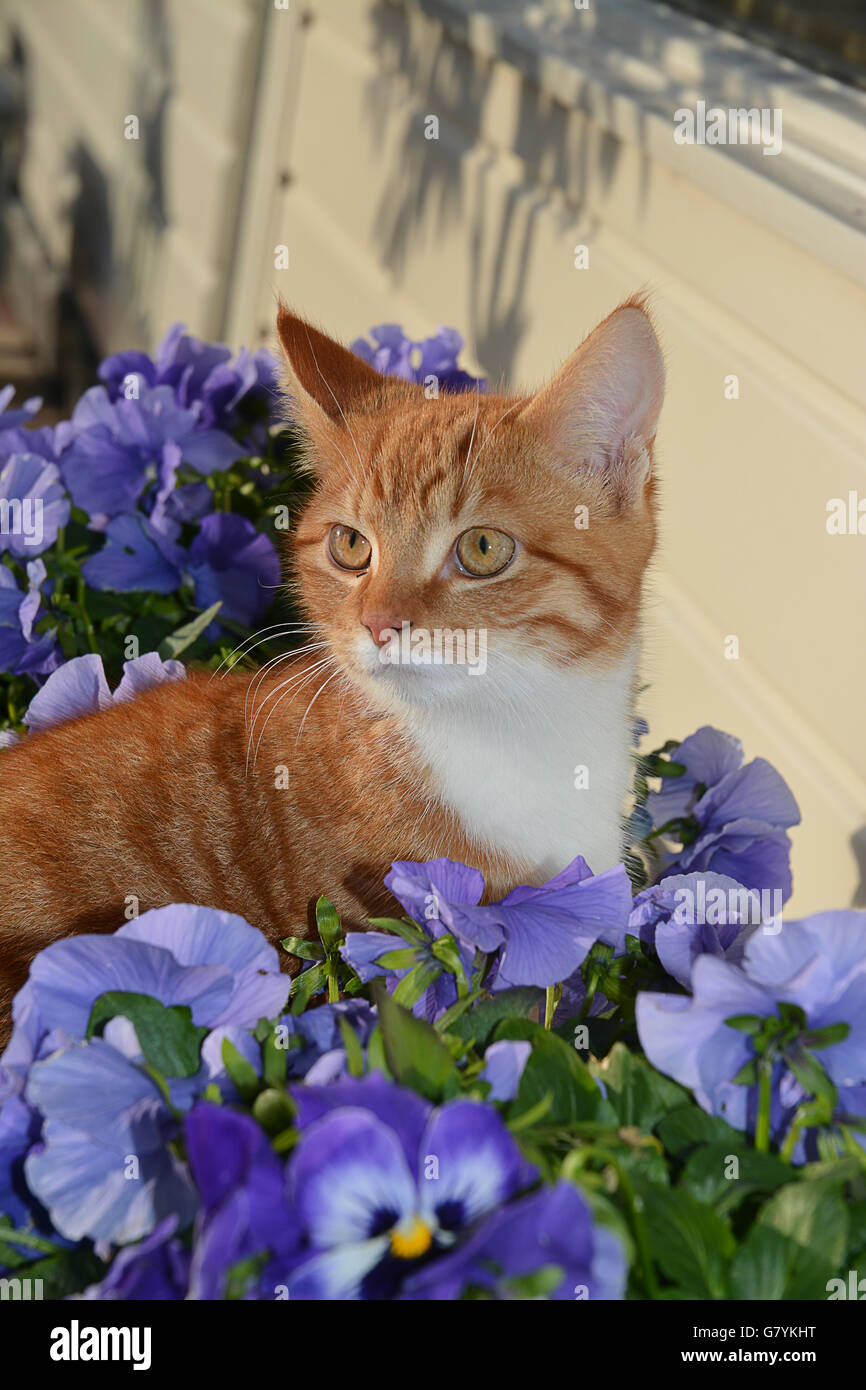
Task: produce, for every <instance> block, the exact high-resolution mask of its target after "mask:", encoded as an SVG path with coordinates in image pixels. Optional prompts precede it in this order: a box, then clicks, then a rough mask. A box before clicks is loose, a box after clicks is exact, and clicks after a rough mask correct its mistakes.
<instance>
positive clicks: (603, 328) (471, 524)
mask: <svg viewBox="0 0 866 1390" xmlns="http://www.w3.org/2000/svg"><path fill="white" fill-rule="evenodd" d="M277 327H278V333H279V338H280V342H281V345H282V349H283V354H284V357H285V363H286V385H287V391H288V393H289V396H290V397H291V412H292V415H293V418H294V419H295V420H296V421H297V422H298V423H299V424H300V425H301V427H302V429H303V431H304V434H305V436H306V439H307V441H308V461H309V464H310V467H311V468H312V470H313V472H314V475H315V477H316V481H317V486H316V489H315V492H314V494H313V497H312V499H311V501H310V502H309V504H308V505H307V507H306V509H305V511H304V514H303V516H302V517H301V519H300V521H299V524H298V526H297V529H296V532H295V536H294V543H293V568H294V577H295V580H296V582H297V585H298V588H299V591H300V596H301V599H302V603H303V606H304V608H305V610H306V613H307V615H308V617H309V618H310V619H311V620H312V622H313V623H314V624H315V627H316V629H317V631H318V634H319V635H320V636H321V637H322V638H323V639H324V640H326V641H327V642H328V643H329V645H330V648H331V651H332V653H333V655H334V656H335V657H336V660H337V662H338V663H339V666H340V668H341V669H342V671H343V672H345V673H346V674H347V675H348V676H349V677H350V678H351V679H352V680H353V681H354V682H355V683H356V684H358V685H359V686H361V687H362V689H363V690H364V691H365V693H366V694H367V696H368V697H371V698H372V699H373V700H374V701H375V702H376V703H377V704H379V705H381V706H382V707H384V708H396V707H399V706H400V705H401V704H406V703H409V704H429V703H434V702H439V701H443V700H447V699H453V698H464V699H469V698H471V699H475V700H477V699H479V698H483V688H484V687H485V686H487V685H488V682H489V681H490V678H491V676H494V677H497V676H498V678H499V680H500V681H504V682H505V684H513V683H517V684H518V685H519V683H520V677H521V672H529V671H531V669H532V668H533V667H534V666H537V664H538V663H539V662H541V663H544V664H545V665H547V666H552V667H559V668H563V667H567V666H572V665H573V664H574V663H582V664H583V665H584V666H586V667H587V668H593V667H594V668H596V669H598V668H603V667H606V666H610V665H611V664H613V663H618V662H620V661H621V660H623V659H624V657H625V656H626V655H627V654H628V653H629V652H630V651H631V650H632V649H633V647H634V643H635V636H636V628H637V624H638V620H639V608H640V596H641V585H642V580H643V575H644V570H645V568H646V564H647V561H648V559H649V557H650V554H651V552H652V549H653V544H654V539H655V517H654V512H655V506H654V491H655V485H654V479H653V472H652V451H653V440H654V436H655V432H656V424H657V421H658V415H659V411H660V409H661V403H662V395H663V389H664V367H663V362H662V356H661V352H660V349H659V345H658V341H657V339H656V336H655V333H654V331H653V328H652V325H651V323H650V320H649V318H648V316H647V314H646V312H645V311H644V309H643V307H642V306H641V305H640V303H639V302H634V303H629V304H627V305H625V306H623V307H621V308H620V309H617V310H616V311H615V312H614V313H613V314H611V315H610V316H609V318H607V319H605V321H604V322H603V323H602V324H601V325H600V326H599V327H598V328H596V329H595V331H594V332H593V333H592V334H591V335H590V336H589V337H588V338H587V339H586V340H585V342H584V343H583V344H582V345H581V346H580V347H579V348H578V349H577V351H576V352H575V353H574V354H573V355H572V356H571V357H570V358H569V359H568V361H567V362H566V363H565V365H564V366H563V367H562V369H561V370H560V371H559V372H558V373H557V374H556V375H555V376H554V377H553V379H552V380H551V381H550V382H549V384H548V385H546V386H544V387H543V388H542V389H541V390H540V391H538V392H537V393H535V394H534V395H527V396H508V395H501V394H492V395H481V394H477V393H475V392H471V391H470V392H465V393H462V394H453V393H452V394H449V393H447V392H445V391H442V392H440V393H439V395H438V396H434V397H432V398H428V393H427V391H425V388H424V387H422V386H416V385H412V384H409V383H406V382H404V381H400V380H397V379H395V378H388V377H383V376H381V375H380V374H379V373H378V372H376V371H375V370H374V369H373V368H372V367H370V366H368V365H367V364H366V363H364V362H362V361H361V360H360V359H359V358H357V357H356V356H354V354H353V353H351V352H349V351H348V350H347V349H346V348H344V347H342V346H340V345H339V344H338V343H335V342H334V341H332V340H331V339H330V338H328V337H326V336H325V335H324V334H322V333H320V332H319V331H318V330H316V329H315V328H313V327H311V326H310V325H308V324H307V323H305V322H304V321H303V320H301V319H299V318H297V317H296V316H295V315H293V314H291V313H290V312H289V311H288V310H287V309H285V308H281V309H280V313H279V317H278V323H277ZM408 624H411V627H409V626H408ZM395 632H396V633H399V634H400V639H399V642H398V640H397V638H395V637H393V636H392V635H391V634H393V633H395ZM448 634H451V636H450V637H449V636H448ZM460 634H463V635H464V648H463V650H464V657H463V660H462V661H461V646H460ZM473 634H474V636H473ZM480 634H483V638H482V637H481V636H480ZM437 643H438V651H439V659H438V660H437V656H436V652H437ZM482 644H483V648H484V663H483V669H482V663H481V661H480V658H478V653H479V651H480V648H481V646H482ZM425 649H426V651H427V653H428V656H427V657H426V658H425V657H424V656H419V653H421V652H422V651H423V650H425ZM449 650H450V652H451V654H452V655H451V659H450V660H449V658H448V655H447V653H448V651H449ZM473 653H474V654H475V656H476V658H477V659H476V660H475V669H473V665H472V662H471V658H472V654H473ZM473 677H474V678H473Z"/></svg>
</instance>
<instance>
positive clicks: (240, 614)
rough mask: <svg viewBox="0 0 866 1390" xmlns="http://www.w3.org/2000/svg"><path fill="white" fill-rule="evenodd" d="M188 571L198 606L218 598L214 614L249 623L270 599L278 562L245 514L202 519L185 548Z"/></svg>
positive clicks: (219, 514)
mask: <svg viewBox="0 0 866 1390" xmlns="http://www.w3.org/2000/svg"><path fill="white" fill-rule="evenodd" d="M188 569H189V572H190V574H191V575H192V578H193V582H194V584H195V598H196V603H197V604H198V606H199V608H201V609H205V608H209V607H210V606H211V604H213V603H216V602H217V601H218V600H219V601H221V602H222V605H223V606H222V608H221V609H220V617H221V618H227V619H229V620H230V621H233V622H236V623H242V624H244V625H245V626H247V627H252V626H254V624H255V623H256V622H258V620H259V619H260V618H261V617H262V615H263V614H264V613H265V612H266V611H267V609H268V608H269V607H270V605H271V603H272V602H273V598H274V590H275V589H276V588H277V587H278V586H279V584H280V578H281V571H280V561H279V556H278V555H277V552H276V550H275V549H274V546H273V542H272V541H271V540H270V538H269V537H268V536H265V535H263V534H262V532H261V531H257V530H256V528H255V527H254V526H253V524H252V522H251V521H248V520H247V519H246V517H243V516H237V515H235V514H234V513H233V512H213V513H212V514H211V515H210V516H206V517H204V519H203V520H202V523H201V527H200V529H199V532H198V535H197V536H196V537H195V539H194V541H193V543H192V545H191V546H190V550H189V563H188Z"/></svg>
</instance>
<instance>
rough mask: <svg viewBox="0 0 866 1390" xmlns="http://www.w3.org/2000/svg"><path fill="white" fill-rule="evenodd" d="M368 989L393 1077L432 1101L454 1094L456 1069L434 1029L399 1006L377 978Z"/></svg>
mask: <svg viewBox="0 0 866 1390" xmlns="http://www.w3.org/2000/svg"><path fill="white" fill-rule="evenodd" d="M370 988H371V992H372V994H373V998H374V1001H375V1004H376V1008H377V1012H378V1015H379V1026H380V1028H381V1030H382V1040H383V1042H384V1049H385V1058H386V1060H387V1063H388V1069H389V1071H390V1072H391V1075H392V1076H393V1077H394V1080H395V1081H398V1082H399V1083H400V1084H401V1085H403V1086H408V1087H410V1088H411V1089H412V1090H413V1091H418V1092H419V1094H420V1095H422V1096H426V1097H427V1099H428V1100H432V1101H440V1100H444V1099H446V1098H447V1097H448V1096H449V1095H453V1094H456V1092H457V1090H458V1089H459V1084H460V1083H459V1077H458V1073H457V1069H456V1067H455V1065H454V1060H453V1058H452V1056H451V1052H450V1050H449V1048H448V1047H447V1046H446V1045H445V1043H444V1042H443V1041H442V1039H441V1038H440V1036H439V1034H438V1033H437V1032H436V1030H435V1028H431V1026H430V1024H429V1023H425V1021H424V1019H422V1018H416V1017H415V1015H414V1014H412V1013H410V1012H409V1011H408V1009H404V1008H401V1006H400V1005H399V1004H398V1003H397V1002H396V1001H395V1000H394V999H393V998H392V996H391V995H389V994H388V992H387V991H386V989H385V986H384V984H383V982H382V980H381V979H378V980H373V981H372V982H371V986H370ZM371 1041H372V1039H371ZM371 1065H372V1062H371Z"/></svg>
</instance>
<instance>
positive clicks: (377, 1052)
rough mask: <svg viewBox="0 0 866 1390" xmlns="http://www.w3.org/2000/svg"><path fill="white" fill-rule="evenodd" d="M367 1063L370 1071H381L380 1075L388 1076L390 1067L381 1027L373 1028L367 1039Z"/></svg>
mask: <svg viewBox="0 0 866 1390" xmlns="http://www.w3.org/2000/svg"><path fill="white" fill-rule="evenodd" d="M367 1065H368V1067H369V1068H370V1071H378V1072H381V1074H382V1076H387V1077H389V1078H390V1076H391V1068H390V1067H389V1066H388V1059H387V1057H386V1056H385V1039H384V1038H383V1037H382V1029H381V1028H374V1029H373V1031H372V1033H371V1034H370V1036H369V1038H368V1039H367Z"/></svg>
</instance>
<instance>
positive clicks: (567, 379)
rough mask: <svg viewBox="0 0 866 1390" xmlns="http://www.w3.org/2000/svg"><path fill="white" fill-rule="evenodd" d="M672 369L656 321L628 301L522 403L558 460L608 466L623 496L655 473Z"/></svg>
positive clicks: (605, 468) (635, 492) (607, 471)
mask: <svg viewBox="0 0 866 1390" xmlns="http://www.w3.org/2000/svg"><path fill="white" fill-rule="evenodd" d="M664 385H665V369H664V361H663V359H662V354H661V348H660V347H659V342H658V338H657V337H656V335H655V331H654V329H653V326H652V323H651V322H650V319H649V317H648V315H647V314H646V313H645V311H644V310H643V308H641V307H639V306H638V305H636V304H627V305H625V306H624V307H623V308H621V309H617V310H615V311H614V313H612V314H611V315H610V316H609V317H608V318H606V319H605V320H604V322H603V323H601V324H600V325H599V326H598V328H596V329H595V330H594V332H592V333H591V334H590V336H589V337H588V338H587V339H586V341H585V342H584V343H582V344H581V346H580V347H579V348H578V349H577V351H576V352H575V353H573V354H572V356H571V357H570V358H569V359H568V361H567V362H566V364H565V366H564V367H563V368H562V369H561V370H560V371H559V372H558V373H557V375H556V376H555V377H554V378H553V380H552V381H551V382H550V383H549V384H548V385H547V386H545V387H543V389H542V390H541V391H539V392H538V394H537V395H535V396H533V398H532V399H531V400H530V402H529V404H528V405H527V406H526V407H525V408H524V409H523V410H522V411H521V418H522V420H524V421H525V422H526V423H528V424H530V425H531V426H532V427H533V428H534V429H536V430H538V431H539V432H540V433H541V434H542V435H543V436H544V437H545V438H546V439H547V442H548V444H549V445H550V447H551V449H552V451H553V452H554V454H555V456H556V457H557V459H558V461H559V462H560V463H561V464H562V465H563V466H564V467H567V468H569V469H572V468H580V467H584V468H586V467H589V468H592V469H594V470H598V471H600V472H602V473H603V474H604V476H605V479H606V481H608V482H609V483H610V485H611V487H612V489H613V490H614V491H615V492H616V494H617V495H618V497H619V500H620V502H621V503H623V504H625V503H627V502H628V500H629V499H630V498H634V497H636V496H637V495H638V494H639V492H640V491H641V490H642V488H643V485H644V483H645V482H646V480H647V478H648V477H649V474H650V470H651V466H652V465H651V459H652V442H653V439H654V438H655V433H656V427H657V425H658V418H659V412H660V411H661V407H662V400H663V398H664Z"/></svg>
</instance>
